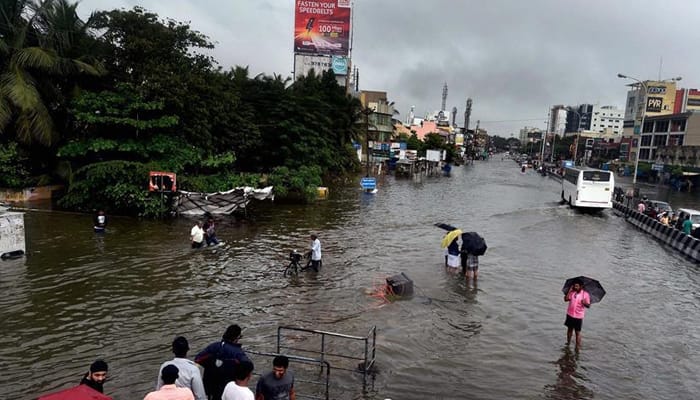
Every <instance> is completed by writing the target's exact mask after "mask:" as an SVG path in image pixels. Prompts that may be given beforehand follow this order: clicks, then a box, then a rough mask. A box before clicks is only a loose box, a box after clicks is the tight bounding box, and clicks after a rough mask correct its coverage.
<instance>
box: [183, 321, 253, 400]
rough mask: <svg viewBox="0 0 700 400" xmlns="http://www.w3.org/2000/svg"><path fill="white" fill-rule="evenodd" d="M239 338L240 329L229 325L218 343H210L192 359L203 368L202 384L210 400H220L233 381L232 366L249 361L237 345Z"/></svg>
mask: <svg viewBox="0 0 700 400" xmlns="http://www.w3.org/2000/svg"><path fill="white" fill-rule="evenodd" d="M241 337H242V335H241V327H240V326H238V325H230V326H229V327H228V328H226V332H224V335H223V337H222V338H221V341H220V342H218V341H217V342H214V343H211V344H210V345H209V346H207V347H206V348H205V349H204V350H202V351H200V352H199V354H197V356H196V357H195V359H194V361H195V362H196V363H197V364H199V365H201V366H202V367H204V376H203V377H202V382H203V383H204V390H205V391H206V393H207V396H208V397H209V399H210V400H221V394H222V393H223V391H224V387H226V384H227V383H229V382H230V381H231V380H232V379H233V368H234V366H236V365H238V364H240V363H241V362H243V361H250V359H249V358H248V356H247V355H246V354H245V352H244V351H243V349H242V348H241V345H240V344H239V343H238V341H239V340H240V339H241Z"/></svg>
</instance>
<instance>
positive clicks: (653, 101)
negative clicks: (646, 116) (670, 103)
mask: <svg viewBox="0 0 700 400" xmlns="http://www.w3.org/2000/svg"><path fill="white" fill-rule="evenodd" d="M663 105H664V99H663V97H647V112H661V110H662V109H663Z"/></svg>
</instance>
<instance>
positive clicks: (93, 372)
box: [80, 360, 107, 393]
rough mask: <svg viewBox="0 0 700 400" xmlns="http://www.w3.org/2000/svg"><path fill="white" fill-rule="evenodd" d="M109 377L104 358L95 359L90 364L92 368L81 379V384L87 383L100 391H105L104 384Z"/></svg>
mask: <svg viewBox="0 0 700 400" xmlns="http://www.w3.org/2000/svg"><path fill="white" fill-rule="evenodd" d="M106 379H107V363H106V362H105V361H104V360H95V362H93V363H92V364H90V370H89V371H88V372H87V373H86V374H85V376H83V379H82V380H81V381H80V384H81V385H86V386H89V387H91V388H92V389H95V390H97V391H98V392H100V393H104V388H103V386H102V385H103V384H104V382H105V380H106Z"/></svg>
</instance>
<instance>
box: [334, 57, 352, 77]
mask: <svg viewBox="0 0 700 400" xmlns="http://www.w3.org/2000/svg"><path fill="white" fill-rule="evenodd" d="M331 69H332V70H333V73H334V74H336V75H347V74H348V58H347V57H343V56H333V58H331Z"/></svg>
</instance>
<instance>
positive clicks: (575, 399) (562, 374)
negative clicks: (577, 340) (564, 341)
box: [545, 346, 593, 400]
mask: <svg viewBox="0 0 700 400" xmlns="http://www.w3.org/2000/svg"><path fill="white" fill-rule="evenodd" d="M561 352H562V354H561V357H559V359H558V360H557V361H554V362H553V364H556V365H557V366H558V367H559V371H558V372H557V381H556V383H555V384H553V385H547V386H545V391H546V393H547V398H548V399H552V400H584V399H592V398H593V391H592V390H590V389H588V388H587V387H586V386H585V385H584V384H583V383H582V382H583V381H587V379H586V377H585V376H584V375H583V374H582V373H581V372H578V371H577V367H578V362H579V353H577V352H574V351H572V350H571V348H570V347H569V346H565V347H564V348H562V350H561Z"/></svg>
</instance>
